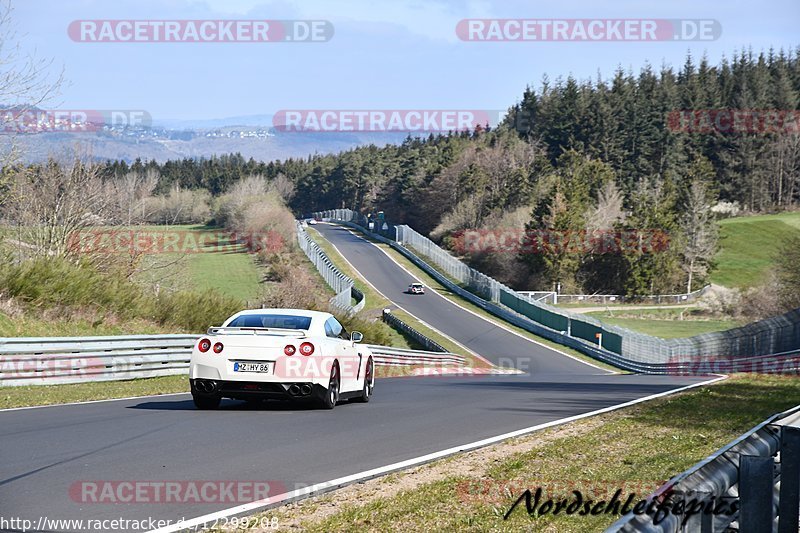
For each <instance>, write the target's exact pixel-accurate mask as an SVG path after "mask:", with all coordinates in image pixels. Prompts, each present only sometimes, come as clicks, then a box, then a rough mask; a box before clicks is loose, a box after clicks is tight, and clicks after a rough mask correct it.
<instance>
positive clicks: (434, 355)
mask: <svg viewBox="0 0 800 533" xmlns="http://www.w3.org/2000/svg"><path fill="white" fill-rule="evenodd" d="M366 346H367V347H368V348H369V349H370V350H371V351H372V354H373V355H374V356H375V363H376V364H378V365H397V366H405V365H420V364H437V365H456V366H464V365H465V364H466V362H467V360H466V358H464V357H462V356H460V355H457V354H453V353H449V352H444V353H443V352H426V351H422V350H406V349H404V348H392V347H387V346H378V345H375V344H367V345H366Z"/></svg>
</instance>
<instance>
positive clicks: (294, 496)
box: [149, 377, 727, 533]
mask: <svg viewBox="0 0 800 533" xmlns="http://www.w3.org/2000/svg"><path fill="white" fill-rule="evenodd" d="M722 379H727V377H720V378H714V379H711V380H708V381H702V382H700V383H694V384H692V385H686V386H684V387H679V388H677V389H672V390H668V391H665V392H659V393H658V394H653V395H650V396H645V397H644V398H638V399H636V400H630V401H628V402H625V403H621V404H618V405H612V406H610V407H604V408H602V409H597V410H596V411H591V412H589V413H583V414H580V415H574V416H570V417H567V418H561V419H559V420H553V421H552V422H545V423H544V424H539V425H536V426H531V427H527V428H524V429H518V430H516V431H511V432H509V433H503V434H502V435H497V436H494V437H489V438H488V439H483V440H479V441H475V442H470V443H468V444H462V445H461V446H455V447H453V448H447V449H446V450H441V451H438V452H433V453H429V454H427V455H421V456H419V457H414V458H412V459H406V460H405V461H400V462H397V463H392V464H390V465H386V466H381V467H378V468H373V469H372V470H365V471H363V472H359V473H357V474H351V475H349V476H344V477H340V478H336V479H332V480H330V481H325V482H323V483H317V484H315V485H311V486H309V487H304V488H302V489H298V490H294V491H292V492H286V493H283V494H278V495H275V496H272V497H270V498H266V499H263V500H257V501H254V502H250V503H245V504H242V505H238V506H236V507H231V508H228V509H224V510H222V511H218V512H216V513H210V514H207V515H203V516H198V517H197V518H192V519H189V520H185V521H182V522H178V523H176V524H174V525H170V526H166V527H162V528H159V529H154V530H152V531H150V532H149V533H174V532H177V531H183V530H184V529H192V530H197V528H198V527H212V526H213V525H214V523H215V522H216V521H218V520H222V519H224V518H228V517H231V516H236V515H241V514H244V513H252V512H254V511H258V510H262V509H265V508H268V507H277V506H279V505H283V504H286V503H289V502H292V501H296V500H301V499H304V498H308V497H311V496H316V495H319V494H323V493H325V492H329V491H331V490H333V489H337V488H341V487H344V486H346V485H350V484H352V483H356V482H359V481H366V480H368V479H372V478H376V477H379V476H382V475H385V474H388V473H390V472H394V471H397V470H403V469H405V468H410V467H412V466H419V465H421V464H425V463H429V462H431V461H435V460H437V459H441V458H443V457H447V456H449V455H454V454H456V453H461V452H466V451H470V450H475V449H477V448H482V447H484V446H489V445H490V444H495V443H498V442H501V441H503V440H506V439H511V438H514V437H520V436H522V435H526V434H528V433H533V432H534V431H539V430H541V429H546V428H549V427H553V426H558V425H561V424H566V423H567V422H574V421H576V420H581V419H583V418H588V417H591V416H595V415H599V414H603V413H608V412H611V411H616V410H617V409H622V408H623V407H630V406H631V405H636V404H638V403H642V402H646V401H648V400H653V399H655V398H660V397H662V396H668V395H670V394H674V393H676V392H681V391H685V390H688V389H693V388H695V387H701V386H703V385H708V384H711V383H714V382H716V381H720V380H722Z"/></svg>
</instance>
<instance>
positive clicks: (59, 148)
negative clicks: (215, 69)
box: [0, 127, 406, 163]
mask: <svg viewBox="0 0 800 533" xmlns="http://www.w3.org/2000/svg"><path fill="white" fill-rule="evenodd" d="M221 128H222V127H221ZM231 129H232V128H231V127H224V129H221V131H222V132H223V133H228V130H231ZM241 130H242V131H244V130H245V128H244V127H243V128H241ZM210 131H216V130H209V131H204V130H184V131H182V132H175V131H167V132H164V133H162V134H161V135H160V136H159V137H154V136H153V135H152V134H141V135H139V134H135V133H134V134H130V133H129V134H109V133H106V132H98V133H38V134H32V135H16V136H15V137H13V139H14V141H15V142H16V144H17V145H18V146H19V148H20V149H21V152H22V157H23V160H24V161H25V162H29V163H31V162H39V161H43V160H46V159H47V158H48V157H50V156H57V157H60V156H64V155H65V154H70V153H73V152H74V151H75V150H76V149H79V150H80V151H81V152H82V153H89V154H90V155H91V157H93V158H95V159H98V160H107V159H112V160H114V159H119V160H124V161H128V162H132V161H134V160H135V159H136V158H140V159H142V160H150V159H154V160H156V161H158V162H162V163H163V162H164V161H166V160H168V159H181V158H184V157H201V156H205V157H209V156H212V155H215V154H217V155H220V154H228V153H235V152H239V153H241V154H242V155H243V156H244V157H246V158H250V157H252V158H253V159H256V160H260V161H271V160H274V159H286V158H289V157H295V158H297V157H305V156H308V155H313V154H329V153H337V152H340V151H342V150H347V149H350V148H353V147H355V146H361V145H367V144H375V145H377V146H384V145H386V144H394V143H400V142H402V141H403V139H404V138H405V137H406V134H405V133H274V132H272V133H270V134H269V136H264V137H257V138H248V137H226V136H222V137H206V133H209V132H210ZM168 136H171V137H173V138H167V137H168ZM11 139H12V138H11V137H9V136H2V135H0V149H3V148H7V147H8V144H9V143H10V141H11Z"/></svg>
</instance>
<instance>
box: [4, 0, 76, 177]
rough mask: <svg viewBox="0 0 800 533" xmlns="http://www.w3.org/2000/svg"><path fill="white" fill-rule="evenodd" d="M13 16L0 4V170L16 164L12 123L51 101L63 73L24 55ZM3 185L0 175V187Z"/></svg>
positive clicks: (7, 4)
mask: <svg viewBox="0 0 800 533" xmlns="http://www.w3.org/2000/svg"><path fill="white" fill-rule="evenodd" d="M12 14H13V8H12V6H11V0H4V1H2V2H0V103H2V104H3V105H4V106H6V109H5V110H4V111H3V112H2V113H0V131H3V132H4V133H5V135H4V136H3V143H2V148H1V149H0V166H3V167H7V166H9V165H13V164H15V163H17V162H18V161H19V157H20V149H19V146H18V144H17V142H16V133H18V132H17V130H18V128H17V126H16V124H15V122H17V121H18V120H19V119H20V117H21V116H24V115H25V113H27V112H30V111H31V110H35V109H36V108H37V107H39V106H41V105H43V104H44V103H46V102H48V101H50V100H52V99H53V98H54V97H55V95H56V93H57V92H58V89H59V88H60V87H61V85H62V83H63V69H62V70H61V71H60V72H58V73H53V69H52V67H53V62H52V60H49V59H41V58H36V57H34V56H33V55H30V54H27V53H25V52H24V51H23V49H22V46H21V45H20V36H19V34H17V31H16V29H15V26H14V23H13V20H12ZM6 179H8V177H7V176H6ZM3 181H4V177H3V176H2V175H0V187H2V185H3Z"/></svg>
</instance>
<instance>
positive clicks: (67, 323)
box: [0, 312, 183, 337]
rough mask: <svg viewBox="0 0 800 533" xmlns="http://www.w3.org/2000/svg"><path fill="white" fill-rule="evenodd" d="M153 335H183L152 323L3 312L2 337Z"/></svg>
mask: <svg viewBox="0 0 800 533" xmlns="http://www.w3.org/2000/svg"><path fill="white" fill-rule="evenodd" d="M149 333H183V332H182V331H176V328H175V327H172V326H160V325H158V324H155V323H153V322H151V321H147V320H141V319H127V320H121V321H116V322H113V323H108V322H106V321H103V320H100V319H93V318H75V317H71V318H69V319H59V318H49V319H45V318H41V317H37V316H21V317H20V316H13V317H12V316H9V315H7V314H5V313H3V312H0V337H88V336H93V335H133V334H149Z"/></svg>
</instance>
